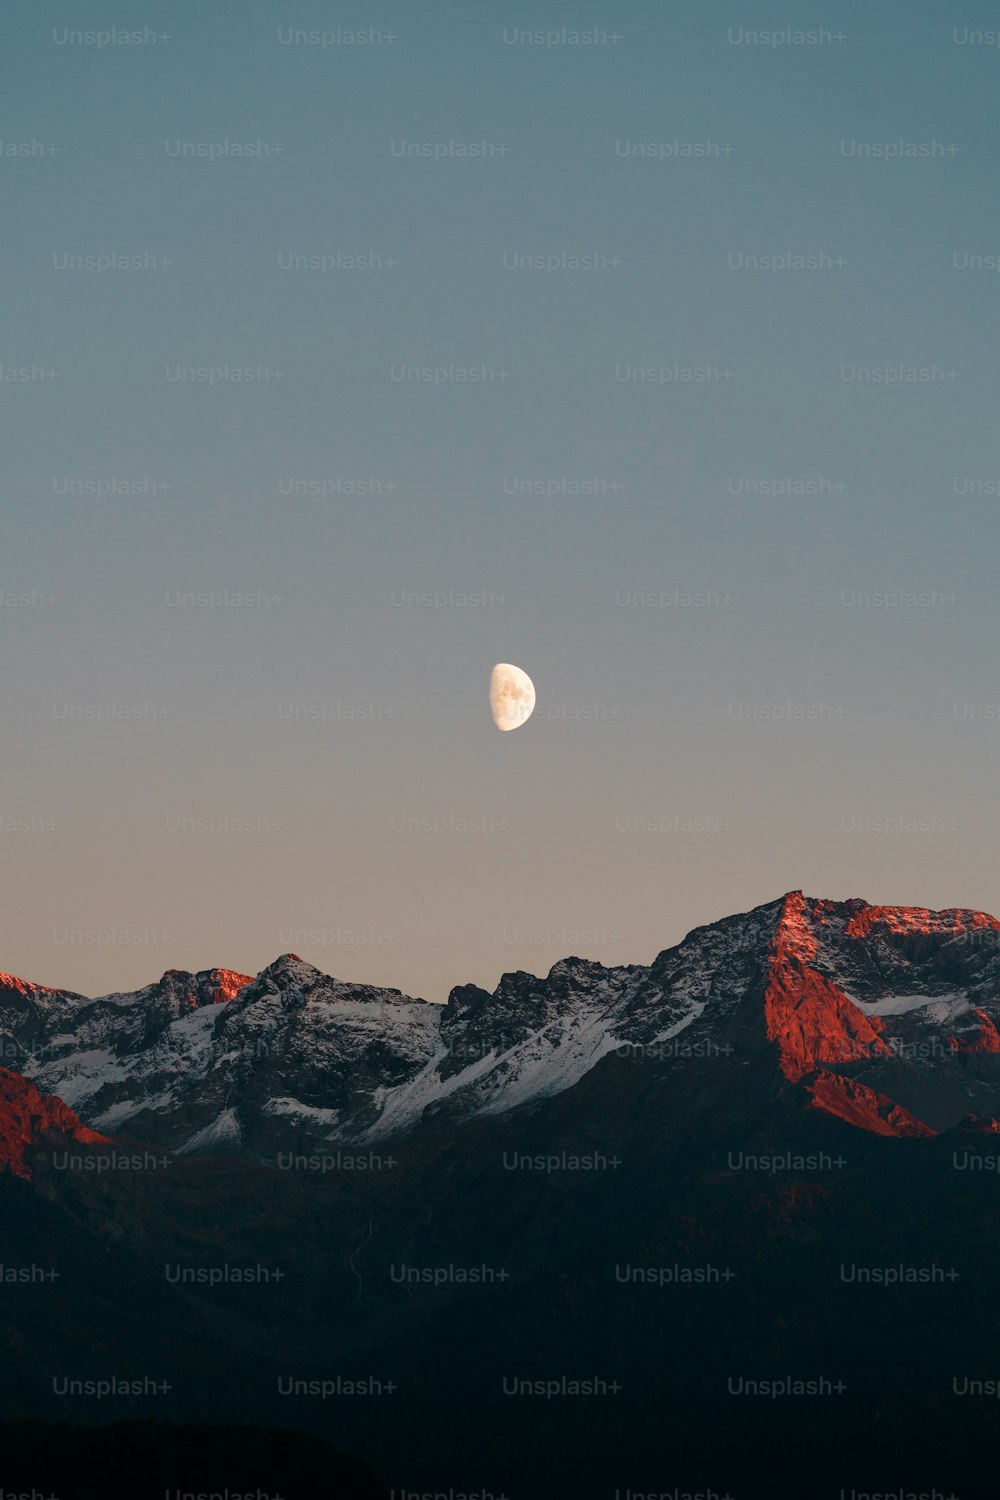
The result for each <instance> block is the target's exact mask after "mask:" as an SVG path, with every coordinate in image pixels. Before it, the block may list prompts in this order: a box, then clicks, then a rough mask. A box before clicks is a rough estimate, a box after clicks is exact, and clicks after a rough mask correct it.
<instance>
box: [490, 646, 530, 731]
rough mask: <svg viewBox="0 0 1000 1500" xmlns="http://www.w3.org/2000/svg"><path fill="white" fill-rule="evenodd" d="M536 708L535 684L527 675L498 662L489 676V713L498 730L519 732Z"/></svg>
mask: <svg viewBox="0 0 1000 1500" xmlns="http://www.w3.org/2000/svg"><path fill="white" fill-rule="evenodd" d="M534 707H535V684H534V683H533V682H532V680H531V678H530V677H529V676H528V674H527V672H522V671H521V668H520V667H515V666H512V665H511V663H510V662H509V661H499V662H497V664H496V666H495V667H494V668H493V671H492V672H491V673H490V713H491V714H492V715H493V722H494V724H495V725H496V726H497V728H498V729H503V730H508V729H520V727H521V725H522V724H523V723H525V722H526V720H528V719H530V718H531V714H532V710H533V709H534Z"/></svg>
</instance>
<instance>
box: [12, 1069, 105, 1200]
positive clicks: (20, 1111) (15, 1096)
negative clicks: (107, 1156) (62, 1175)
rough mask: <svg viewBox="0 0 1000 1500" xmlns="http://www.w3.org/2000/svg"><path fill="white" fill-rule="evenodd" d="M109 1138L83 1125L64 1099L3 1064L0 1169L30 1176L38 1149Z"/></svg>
mask: <svg viewBox="0 0 1000 1500" xmlns="http://www.w3.org/2000/svg"><path fill="white" fill-rule="evenodd" d="M106 1141H107V1137H106V1136H103V1135H99V1134H98V1132H97V1131H96V1130H89V1129H88V1128H87V1126H86V1125H81V1123H80V1121H79V1120H78V1119H77V1117H76V1115H75V1114H74V1113H73V1111H72V1110H71V1109H69V1108H68V1107H67V1106H66V1105H65V1104H64V1103H63V1102H62V1100H61V1099H57V1098H55V1097H54V1096H52V1095H46V1094H40V1093H39V1092H38V1090H37V1088H36V1087H35V1085H34V1084H33V1083H32V1082H31V1081H30V1079H27V1078H23V1077H21V1075H20V1074H18V1073H11V1072H9V1071H8V1070H7V1069H6V1068H0V1171H6V1172H11V1173H13V1175H14V1176H15V1177H26V1178H30V1176H31V1158H32V1155H33V1154H34V1153H35V1152H36V1151H38V1150H42V1149H44V1148H46V1147H49V1148H51V1147H56V1148H59V1149H68V1148H69V1147H71V1146H74V1145H75V1146H93V1145H100V1144H102V1143H105V1142H106Z"/></svg>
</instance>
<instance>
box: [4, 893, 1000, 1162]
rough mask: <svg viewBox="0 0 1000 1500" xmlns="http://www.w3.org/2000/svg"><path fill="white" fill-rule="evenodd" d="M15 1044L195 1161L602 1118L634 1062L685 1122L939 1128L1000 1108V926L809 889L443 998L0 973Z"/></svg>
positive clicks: (87, 1098)
mask: <svg viewBox="0 0 1000 1500" xmlns="http://www.w3.org/2000/svg"><path fill="white" fill-rule="evenodd" d="M0 1046H2V1047H3V1049H4V1053H3V1060H4V1061H6V1062H7V1063H8V1064H9V1065H10V1066H11V1067H14V1068H19V1069H21V1070H22V1071H23V1072H24V1073H25V1074H27V1075H29V1076H31V1077H32V1078H34V1079H35V1080H36V1081H37V1083H38V1085H39V1087H41V1088H43V1089H45V1090H47V1091H48V1092H50V1093H53V1094H57V1095H58V1096H59V1097H60V1098H61V1099H63V1100H65V1101H66V1103H67V1104H68V1105H70V1106H71V1108H72V1109H74V1110H75V1111H76V1112H77V1114H78V1115H79V1116H80V1118H81V1119H82V1120H84V1121H86V1122H87V1123H88V1124H89V1125H90V1126H91V1127H93V1128H94V1129H96V1130H101V1131H109V1132H111V1133H113V1134H115V1135H117V1136H122V1137H125V1138H132V1139H136V1140H143V1141H149V1142H153V1143H156V1144H158V1145H161V1146H165V1147H167V1148H169V1149H172V1150H175V1151H183V1152H187V1153H192V1154H200V1153H211V1154H217V1153H219V1152H220V1151H224V1152H229V1153H236V1154H242V1155H247V1156H251V1157H259V1158H265V1159H266V1158H270V1157H273V1156H274V1154H275V1153H276V1152H278V1151H281V1150H288V1149H294V1150H302V1149H306V1148H311V1149H312V1148H317V1147H323V1146H328V1145H331V1144H334V1143H344V1142H371V1141H374V1140H382V1139H387V1138H389V1137H390V1136H400V1135H402V1134H405V1133H408V1132H410V1131H412V1130H414V1129H416V1128H417V1127H419V1126H420V1125H421V1124H427V1123H429V1122H431V1121H436V1122H437V1124H438V1126H439V1127H442V1126H447V1128H449V1129H450V1128H458V1127H459V1126H461V1125H462V1124H463V1123H464V1122H466V1121H469V1120H471V1119H473V1118H476V1117H487V1116H498V1115H502V1114H507V1113H509V1112H512V1111H517V1110H521V1109H531V1108H536V1107H537V1106H538V1105H539V1104H540V1103H541V1102H542V1101H544V1100H546V1099H550V1098H554V1097H555V1096H557V1095H566V1096H567V1100H568V1101H572V1100H579V1101H580V1108H581V1109H583V1108H592V1109H595V1110H596V1109H599V1108H601V1107H603V1106H601V1104H600V1102H599V1101H600V1098H601V1090H600V1089H595V1088H594V1087H593V1080H595V1079H598V1078H605V1077H609V1078H610V1077H612V1076H614V1077H615V1078H618V1076H619V1075H620V1077H621V1080H622V1082H621V1085H620V1087H619V1086H617V1085H616V1086H615V1089H614V1093H615V1098H616V1105H615V1107H616V1108H618V1107H620V1105H621V1102H622V1099H623V1091H624V1093H625V1095H627V1091H628V1089H629V1088H630V1087H633V1086H638V1084H639V1082H640V1078H641V1080H642V1081H643V1086H644V1087H645V1086H646V1083H647V1082H648V1080H649V1078H650V1077H651V1076H654V1075H655V1076H662V1077H664V1079H665V1080H666V1078H667V1077H669V1080H670V1084H669V1086H670V1089H671V1090H672V1096H676V1102H677V1108H678V1109H680V1108H681V1104H682V1101H685V1100H687V1101H688V1102H687V1106H686V1107H687V1109H688V1114H689V1123H690V1122H691V1120H693V1118H694V1117H695V1116H696V1115H697V1116H699V1117H700V1116H702V1115H706V1116H708V1117H711V1116H715V1117H716V1118H722V1117H725V1118H727V1119H728V1118H730V1117H733V1116H734V1114H735V1115H739V1114H741V1113H742V1114H746V1115H749V1114H750V1113H755V1114H758V1115H759V1112H760V1110H761V1109H762V1108H763V1107H764V1106H765V1105H768V1101H771V1102H773V1103H775V1107H777V1102H778V1101H783V1102H782V1103H781V1107H782V1108H783V1109H785V1108H787V1107H788V1106H789V1105H790V1104H791V1105H794V1106H795V1107H797V1108H800V1109H802V1110H805V1111H806V1113H807V1114H809V1113H814V1114H815V1113H817V1112H818V1114H820V1115H824V1116H835V1117H837V1118H838V1119H840V1120H842V1121H844V1122H846V1123H848V1124H850V1125H852V1126H855V1127H858V1128H860V1129H863V1130H866V1131H869V1132H873V1133H875V1134H878V1135H893V1136H900V1135H912V1136H926V1135H930V1134H934V1133H935V1132H938V1131H940V1130H943V1129H947V1128H949V1127H950V1126H953V1125H955V1124H957V1123H958V1122H959V1121H960V1120H961V1119H963V1118H964V1117H966V1116H968V1115H970V1114H976V1115H980V1116H984V1117H992V1116H1000V923H998V922H997V921H996V920H995V919H994V918H993V917H989V916H985V915H984V914H982V913H979V912H971V911H945V912H929V911H925V910H923V909H921V908H914V907H880V906H870V905H868V904H867V903H866V902H864V901H860V900H851V901H842V902H835V901H821V900H812V899H809V898H806V897H805V896H803V895H802V893H801V892H797V891H796V892H792V893H790V894H789V895H787V896H784V897H782V898H781V899H780V900H779V901H775V902H771V903H769V904H768V905H765V906H761V907H757V908H756V909H755V910H753V911H751V912H748V913H744V914H742V915H739V916H734V917H729V918H726V919H725V920H723V921H721V922H716V923H713V924H711V925H710V926H707V927H701V928H697V929H696V930H695V931H694V932H692V933H690V934H689V935H688V936H687V937H686V938H685V939H684V941H683V942H681V943H679V944H678V945H677V946H676V947H674V948H669V949H666V950H665V951H664V952H662V953H660V954H659V955H658V956H657V958H656V959H654V961H653V962H652V964H650V965H649V966H648V967H647V966H643V965H637V964H631V965H625V966H621V967H617V968H605V967H604V966H603V965H602V964H598V963H592V962H590V961H588V960H584V959H580V958H567V959H564V960H562V961H561V962H560V963H557V964H556V965H555V966H554V967H553V968H552V969H551V970H550V971H549V973H548V975H547V976H546V977H545V978H539V977H537V976H535V975H532V974H528V973H525V972H523V971H518V972H515V973H510V974H505V975H504V976H503V977H502V978H501V980H500V983H499V985H498V986H497V988H496V990H495V991H494V992H493V993H492V994H489V993H487V992H486V991H485V990H481V989H479V988H478V987H477V986H474V985H465V986H460V987H458V988H456V989H454V990H453V991H452V993H451V996H450V998H449V1001H448V1004H447V1005H445V1006H435V1005H429V1004H427V1003H426V1002H425V1001H423V1000H417V999H411V998H409V997H408V996H405V995H402V994H401V993H400V992H399V991H398V990H386V989H378V988H376V987H373V986H369V985H352V984H348V983H344V982H342V981H338V980H335V979H331V978H329V977H328V976H327V975H324V974H322V973H321V972H320V971H319V970H318V969H315V968H314V967H313V966H312V965H311V964H308V963H305V962H303V961H302V960H301V959H299V958H297V957H296V956H295V955H285V956H284V957H283V958H280V959H278V960H276V962H275V963H273V964H271V965H270V966H269V967H268V968H267V969H265V970H263V971H262V972H261V973H260V974H259V975H257V977H256V978H254V979H251V978H250V977H249V976H246V975H241V974H235V973H233V972H232V971H230V970H220V969H213V970H208V971H205V972H202V973H200V974H185V973H181V972H180V971H176V970H171V971H169V972H168V973H167V974H165V975H164V976H163V978H162V979H161V980H160V981H159V982H158V983H156V984H153V985H149V986H147V987H146V988H145V989H143V990H139V991H137V992H136V993H134V994H119V995H110V996H107V997H105V998H104V999H100V1000H86V999H83V998H82V997H80V996H78V995H72V994H69V993H67V992H64V991H53V990H45V989H42V988H40V987H37V986H32V985H27V984H25V983H24V982H23V981H20V980H13V979H11V978H10V977H9V976H0ZM639 1063H641V1064H642V1065H643V1067H642V1069H641V1072H640V1071H637V1064H639ZM768 1107H769V1106H768ZM676 1126H677V1128H678V1129H683V1126H684V1117H683V1115H682V1116H681V1117H679V1118H678V1119H677V1121H676Z"/></svg>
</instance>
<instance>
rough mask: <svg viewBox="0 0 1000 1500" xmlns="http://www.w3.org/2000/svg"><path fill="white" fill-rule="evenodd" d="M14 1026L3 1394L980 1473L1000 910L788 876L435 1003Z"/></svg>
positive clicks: (66, 1408) (230, 979) (360, 1440)
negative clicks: (778, 887) (658, 934)
mask: <svg viewBox="0 0 1000 1500" xmlns="http://www.w3.org/2000/svg"><path fill="white" fill-rule="evenodd" d="M0 1046H2V1049H3V1050H2V1060H3V1062H4V1063H5V1065H6V1066H5V1067H4V1068H3V1069H2V1070H0V1165H2V1166H5V1167H6V1168H7V1170H6V1172H2V1171H0V1272H2V1275H3V1278H4V1284H3V1285H0V1343H2V1344H3V1347H4V1348H5V1350H6V1357H5V1360H4V1361H3V1362H0V1416H2V1417H3V1418H4V1419H6V1420H8V1421H14V1422H23V1421H24V1420H25V1419H26V1418H40V1419H43V1420H45V1421H48V1422H60V1421H69V1422H72V1423H76V1424H83V1425H88V1424H92V1423H95V1422H106V1421H121V1420H126V1419H130V1420H137V1419H140V1420H142V1421H155V1422H160V1423H162V1422H168V1423H169V1422H173V1423H205V1422H211V1423H213V1424H223V1425H224V1424H232V1423H252V1424H257V1425H259V1426H261V1427H262V1428H267V1429H273V1428H282V1429H288V1430H298V1431H302V1432H305V1433H310V1434H313V1435H314V1436H316V1437H319V1438H321V1439H323V1440H325V1441H326V1442H327V1443H329V1444H330V1445H331V1446H332V1447H333V1448H334V1449H335V1450H337V1451H338V1452H341V1453H343V1452H347V1453H351V1454H354V1455H356V1457H357V1458H358V1459H359V1460H360V1461H361V1462H362V1463H364V1464H367V1465H369V1466H370V1467H371V1469H372V1470H374V1471H375V1473H377V1474H378V1475H379V1476H380V1478H381V1480H382V1481H383V1482H384V1483H385V1484H386V1486H390V1485H391V1486H392V1487H393V1489H394V1490H395V1491H396V1492H397V1493H402V1494H407V1493H419V1494H424V1493H434V1494H436V1493H444V1494H448V1495H449V1496H450V1497H451V1496H453V1497H457V1496H459V1495H461V1494H466V1495H474V1494H475V1495H482V1496H484V1497H485V1496H487V1495H492V1496H495V1497H499V1496H500V1495H506V1496H507V1497H508V1500H534V1497H535V1496H536V1495H537V1496H539V1497H541V1496H543V1495H544V1496H550V1495H552V1494H563V1493H566V1494H573V1495H574V1496H577V1497H583V1500H590V1497H594V1500H614V1497H615V1495H616V1492H617V1493H618V1500H622V1497H625V1496H633V1497H634V1496H640V1495H646V1494H657V1495H669V1496H671V1500H673V1497H674V1496H675V1495H676V1496H683V1495H684V1494H690V1495H706V1496H707V1495H711V1494H712V1493H714V1494H716V1495H717V1496H719V1497H722V1496H724V1495H726V1494H730V1495H731V1496H733V1497H734V1500H752V1497H755V1496H758V1495H759V1496H761V1497H763V1496H765V1495H767V1496H768V1497H773V1496H774V1495H776V1494H783V1493H788V1494H790V1495H791V1494H802V1493H809V1494H810V1495H816V1496H822V1495H827V1494H828V1495H829V1497H830V1500H838V1493H839V1490H840V1489H843V1490H844V1492H845V1494H848V1495H850V1494H851V1492H852V1491H855V1492H857V1493H858V1494H861V1493H893V1492H905V1491H907V1490H908V1491H912V1493H914V1494H925V1493H926V1494H931V1493H933V1491H934V1490H935V1488H937V1489H938V1490H939V1491H940V1494H941V1495H942V1496H946V1495H949V1494H952V1493H954V1494H958V1495H960V1496H961V1500H976V1497H978V1496H979V1495H982V1496H984V1497H985V1496H986V1495H992V1493H993V1490H992V1488H991V1487H990V1481H989V1474H990V1469H989V1455H990V1453H991V1452H992V1451H993V1450H994V1449H995V1446H996V1444H997V1443H998V1442H1000V1412H998V1411H997V1405H998V1404H997V1402H996V1400H995V1399H993V1401H992V1403H991V1402H990V1401H989V1399H987V1398H985V1397H979V1398H976V1397H969V1398H968V1399H962V1396H961V1394H956V1391H957V1390H959V1386H960V1384H961V1382H962V1381H963V1380H968V1381H972V1382H973V1385H975V1382H977V1381H978V1382H980V1383H981V1384H982V1386H983V1389H984V1390H986V1389H987V1388H988V1386H989V1383H990V1381H991V1380H993V1381H994V1384H995V1385H996V1387H997V1389H1000V1383H998V1382H997V1379H996V1377H997V1369H996V1367H995V1356H994V1351H995V1350H996V1349H997V1347H998V1345H1000V1311H998V1310H997V1309H996V1306H995V1298H994V1295H993V1294H994V1289H995V1285H996V1280H997V1276H998V1274H1000V1256H998V1244H1000V1240H998V1236H997V1232H996V1229H997V1223H998V1217H1000V1123H998V1122H1000V923H998V922H997V920H996V919H995V918H993V917H990V916H987V915H985V914H983V913H980V912H975V911H969V910H951V911H943V912H931V911H926V910H923V909H920V908H915V907H890V906H873V905H869V904H868V903H866V902H864V901H861V900H848V901H826V900H818V899H813V898H808V897H805V896H804V895H803V894H802V893H801V892H798V891H793V892H790V893H789V894H787V895H785V896H783V897H781V898H780V899H778V900H776V901H772V902H769V903H767V904H765V905H763V906H760V907H757V908H756V909H754V910H753V911H750V912H748V913H744V914H740V915H736V916H732V917H728V918H725V919H724V920H722V921H719V922H716V923H712V924H711V925H709V926H706V927H701V928H698V929H696V930H695V931H693V932H691V933H690V934H689V935H688V936H687V937H686V938H685V939H684V940H683V941H682V942H680V943H679V944H677V945H676V946H674V947H671V948H667V949H665V950H664V951H663V952H661V953H660V954H658V955H657V957H656V958H654V960H653V961H652V963H650V964H649V965H639V964H630V965H622V966H618V967H611V968H609V967H605V966H603V965H601V964H598V963H594V962H591V961H589V960H584V959H581V958H572V957H571V958H566V959H563V960H562V961H561V962H559V963H557V964H555V966H554V967H553V968H552V969H550V971H549V973H548V974H547V975H546V976H545V977H538V976H535V975H532V974H529V973H525V972H521V971H518V972H515V973H511V974H505V975H503V976H502V978H501V979H500V982H499V984H498V985H497V988H496V989H495V991H494V992H493V993H492V994H490V993H488V992H486V991H485V990H483V989H480V988H478V987H476V986H473V985H464V986H459V987H458V988H456V989H454V990H453V991H452V992H451V995H450V996H449V999H448V1002H447V1004H446V1005H443V1006H442V1005H433V1004H429V1003H427V1002H425V1001H423V1000H420V999H418V998H413V997H409V996H406V995H403V994H401V993H400V992H398V991H396V990H389V989H379V988H376V987H373V986H368V985H360V984H351V983H348V982H346V981H342V980H336V979H332V978H329V977H328V976H326V975H323V974H322V973H320V972H319V971H318V970H317V969H316V968H314V967H313V966H312V965H310V964H308V963H305V962H303V961H302V960H301V959H300V958H297V957H296V956H294V955H289V954H286V955H284V956H282V957H280V958H278V959H277V960H276V961H275V962H274V963H272V964H271V965H269V966H268V968H266V969H264V970H263V971H262V972H261V973H260V974H258V975H256V976H250V975H245V974H240V973H235V972H233V971H230V970H227V969H214V970H208V971H203V972H200V973H197V974H188V973H183V972H179V971H176V970H171V971H168V973H167V974H165V975H164V976H163V977H162V978H161V979H160V980H158V981H157V982H155V983H153V984H150V985H148V986H146V987H144V988H143V989H141V990H138V991H135V992H133V993H128V994H114V995H109V996H105V997H102V998H100V999H87V998H85V997H82V996H79V995H75V994H72V993H69V992H66V991H61V990H53V989H48V988H45V987H43V986H40V985H35V984H32V983H29V982H27V981H24V980H20V979H15V978H13V977H11V976H9V975H4V976H2V977H0ZM844 1267H848V1268H857V1267H861V1268H862V1270H863V1271H864V1270H865V1268H867V1269H869V1270H870V1269H871V1268H875V1269H876V1270H877V1271H879V1272H880V1274H881V1271H884V1270H885V1268H902V1270H904V1271H907V1268H909V1270H908V1271H907V1274H909V1271H912V1273H913V1276H914V1278H915V1281H914V1284H913V1285H906V1284H898V1285H894V1286H893V1285H892V1284H891V1283H890V1282H884V1283H879V1284H876V1285H874V1286H872V1285H869V1286H866V1285H863V1284H860V1283H859V1282H858V1280H857V1277H856V1276H855V1273H854V1270H851V1277H850V1278H847V1279H845V1277H844V1274H843V1268H844ZM25 1268H27V1269H29V1270H30V1271H31V1279H30V1280H29V1281H25V1282H24V1283H23V1284H22V1283H20V1282H18V1281H17V1275H18V1274H19V1272H20V1271H23V1270H25ZM935 1268H937V1269H936V1270H935ZM8 1273H10V1274H8ZM50 1275H51V1277H52V1278H53V1279H51V1280H49V1279H48V1278H49V1276H50ZM862 1280H863V1278H862ZM111 1375H120V1376H129V1377H136V1378H142V1379H146V1378H148V1377H155V1379H156V1380H157V1381H162V1384H163V1386H164V1387H165V1389H164V1390H163V1392H162V1393H157V1394H152V1393H150V1394H148V1395H143V1396H140V1397H132V1396H128V1395H126V1396H122V1397H121V1398H118V1397H115V1396H111V1397H109V1398H108V1399H104V1400H98V1399H95V1398H94V1396H93V1395H92V1392H91V1387H92V1385H93V1383H94V1382H100V1381H101V1380H105V1379H107V1378H109V1377H110V1376H111ZM814 1379H815V1380H816V1381H819V1382H820V1384H821V1386H822V1383H823V1382H828V1383H829V1384H830V1388H831V1394H829V1395H828V1396H827V1397H826V1399H823V1400H812V1399H809V1398H806V1397H800V1398H796V1396H795V1395H794V1394H793V1395H786V1396H784V1397H783V1398H781V1399H771V1398H767V1399H763V1400H760V1399H756V1400H755V1399H751V1398H745V1399H740V1398H739V1396H738V1395H735V1394H733V1391H734V1387H735V1388H736V1389H737V1390H740V1391H742V1390H743V1389H744V1388H745V1387H746V1386H747V1383H749V1385H750V1386H753V1384H754V1382H758V1383H763V1385H764V1386H765V1387H770V1386H772V1385H774V1383H775V1382H778V1383H779V1384H780V1382H781V1381H790V1382H792V1383H793V1384H794V1382H795V1381H796V1380H800V1381H804V1382H806V1383H808V1382H809V1381H812V1380H814ZM581 1381H590V1382H592V1383H593V1384H594V1385H595V1387H596V1388H598V1389H599V1390H600V1391H601V1392H602V1394H600V1395H598V1396H596V1397H594V1396H581V1395H579V1394H577V1393H576V1392H575V1387H574V1382H578V1383H579V1382H581ZM88 1382H89V1383H90V1384H88ZM955 1382H959V1386H956V1385H955ZM373 1383H374V1385H373ZM538 1384H540V1385H541V1387H542V1388H543V1389H544V1390H545V1391H547V1392H549V1393H550V1394H547V1395H541V1396H538V1395H536V1394H534V1388H535V1386H536V1385H538ZM838 1385H839V1386H842V1387H843V1390H842V1392H840V1391H837V1390H836V1386H838ZM522 1386H523V1387H524V1389H525V1391H526V1394H523V1395H522V1394H520V1391H521V1388H522ZM375 1387H377V1394H376V1395H375V1397H373V1396H372V1395H371V1394H368V1395H364V1394H357V1393H358V1392H362V1391H370V1390H374V1389H375ZM390 1387H391V1390H390ZM616 1387H617V1390H616V1389H615V1388H616ZM529 1388H530V1389H529ZM567 1388H569V1389H567ZM823 1389H825V1387H823ZM512 1392H514V1394H512ZM845 1433H849V1434H850V1442H849V1443H847V1444H845V1442H844V1434H845ZM720 1437H724V1441H720ZM818 1455H822V1458H821V1459H818ZM984 1476H985V1477H984ZM192 1487H193V1488H195V1489H197V1488H198V1486H197V1485H194V1486H192ZM202 1488H204V1486H202Z"/></svg>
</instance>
